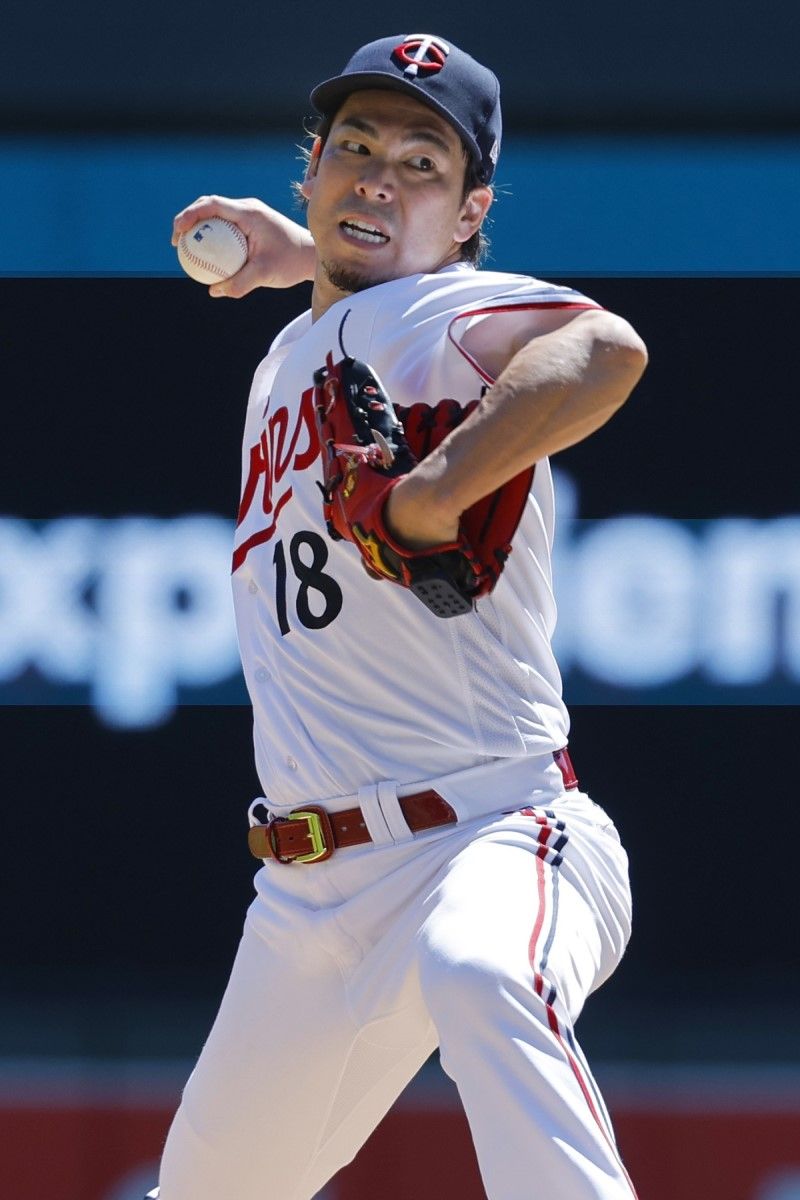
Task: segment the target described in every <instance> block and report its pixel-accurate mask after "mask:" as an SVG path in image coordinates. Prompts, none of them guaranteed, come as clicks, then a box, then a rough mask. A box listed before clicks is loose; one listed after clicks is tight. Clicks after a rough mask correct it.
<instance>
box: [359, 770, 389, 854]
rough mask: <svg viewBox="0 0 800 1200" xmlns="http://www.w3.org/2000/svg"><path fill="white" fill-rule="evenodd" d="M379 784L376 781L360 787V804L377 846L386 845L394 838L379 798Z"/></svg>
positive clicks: (370, 833)
mask: <svg viewBox="0 0 800 1200" xmlns="http://www.w3.org/2000/svg"><path fill="white" fill-rule="evenodd" d="M378 786H379V785H376V784H374V783H370V784H368V785H367V786H366V787H361V788H359V789H358V805H359V808H360V809H361V812H362V814H363V816H364V824H365V825H366V827H367V832H368V833H369V836H370V837H371V838H372V840H373V842H374V843H375V845H376V846H386V845H388V844H389V843H390V842H392V841H393V840H394V839H393V837H392V831H391V829H390V828H389V825H388V822H387V820H386V818H385V817H384V815H383V811H382V809H381V805H380V801H379V800H378Z"/></svg>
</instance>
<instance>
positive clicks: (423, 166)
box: [408, 154, 436, 171]
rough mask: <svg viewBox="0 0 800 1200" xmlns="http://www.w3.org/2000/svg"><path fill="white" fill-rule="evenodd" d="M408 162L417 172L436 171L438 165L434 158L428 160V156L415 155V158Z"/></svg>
mask: <svg viewBox="0 0 800 1200" xmlns="http://www.w3.org/2000/svg"><path fill="white" fill-rule="evenodd" d="M408 161H409V165H410V166H412V167H414V169H415V170H417V171H435V170H436V163H435V162H434V161H433V159H432V158H428V156H427V154H415V155H414V157H413V158H410V159H409V160H408Z"/></svg>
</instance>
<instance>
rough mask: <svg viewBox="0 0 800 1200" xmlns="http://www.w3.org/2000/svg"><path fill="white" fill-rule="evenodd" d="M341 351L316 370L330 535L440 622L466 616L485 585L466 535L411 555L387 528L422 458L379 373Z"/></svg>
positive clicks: (324, 484) (326, 514)
mask: <svg viewBox="0 0 800 1200" xmlns="http://www.w3.org/2000/svg"><path fill="white" fill-rule="evenodd" d="M343 323H344V322H343ZM340 340H341V330H340ZM342 353H343V358H342V359H341V360H340V361H339V362H338V363H334V361H333V356H332V355H330V354H329V355H328V358H327V361H326V363H325V366H324V367H321V368H320V369H319V370H318V371H315V372H314V385H315V393H314V406H315V411H316V417H317V428H318V431H319V437H320V444H321V446H322V455H323V478H324V483H323V484H322V485H320V486H321V488H322V494H323V514H324V517H325V520H326V522H327V525H328V533H329V534H330V536H331V537H332V538H334V539H335V540H338V539H340V538H344V539H346V540H347V541H350V542H353V544H354V545H355V546H356V547H357V548H358V550H359V552H360V554H361V556H362V559H363V561H364V565H365V566H366V567H367V569H368V571H369V572H370V573H371V574H373V575H376V576H379V577H380V578H382V579H389V580H391V581H392V582H393V583H396V584H399V585H400V586H401V587H407V588H409V589H410V590H411V591H412V592H413V593H414V595H415V596H417V597H418V599H420V600H421V601H422V602H423V604H425V605H426V606H427V607H428V608H429V609H430V610H431V612H433V613H434V614H435V615H436V616H437V617H455V616H459V615H460V614H462V613H466V612H469V611H470V609H471V608H472V604H473V600H474V599H475V598H476V597H477V596H478V595H479V594H482V592H483V591H484V590H488V587H484V584H485V580H484V576H483V572H482V570H481V566H480V564H479V563H478V562H477V560H476V559H475V556H474V554H473V553H472V549H471V547H470V544H469V542H468V541H467V539H466V537H465V536H464V535H463V533H460V534H459V538H458V540H457V541H455V542H450V543H447V544H446V545H441V546H433V547H431V548H429V549H426V550H410V549H408V548H407V547H405V546H403V545H401V544H400V543H399V542H398V541H396V539H395V538H394V537H393V536H392V534H391V533H390V532H389V530H388V529H387V528H386V524H385V522H384V510H385V506H386V501H387V499H388V496H389V493H390V491H391V490H392V488H393V487H394V486H395V484H396V483H397V482H398V481H399V480H400V479H401V478H402V477H403V476H404V475H407V474H408V472H409V471H411V470H412V468H413V467H414V466H415V465H416V462H417V459H416V458H415V457H414V455H413V454H412V452H411V450H410V448H409V446H408V443H407V441H406V439H405V436H404V432H403V426H402V425H401V423H400V421H399V420H398V419H397V415H396V413H395V410H394V407H393V405H392V402H391V400H390V399H389V397H388V396H387V394H386V392H385V390H384V388H383V386H382V384H381V382H380V380H379V379H378V377H377V375H376V374H375V372H374V371H373V370H372V369H371V368H370V367H369V366H367V364H366V363H362V362H359V361H358V360H357V359H354V358H351V357H350V356H349V355H347V354H345V353H344V348H343V350H342Z"/></svg>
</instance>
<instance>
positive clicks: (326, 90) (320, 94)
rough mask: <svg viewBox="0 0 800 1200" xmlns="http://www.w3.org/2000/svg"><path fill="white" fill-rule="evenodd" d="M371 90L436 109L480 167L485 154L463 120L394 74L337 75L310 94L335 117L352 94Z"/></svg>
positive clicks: (319, 108)
mask: <svg viewBox="0 0 800 1200" xmlns="http://www.w3.org/2000/svg"><path fill="white" fill-rule="evenodd" d="M368 88H379V89H381V90H382V91H387V90H388V91H392V92H404V93H405V95H407V96H411V97H412V98H413V99H414V100H418V101H419V102H420V104H424V105H426V107H427V108H431V109H433V111H434V112H435V113H438V114H439V116H440V117H442V118H443V119H444V120H445V121H447V123H448V125H452V127H453V128H454V129H455V130H456V132H457V133H458V135H459V137H460V138H461V140H462V142H463V143H464V145H465V146H466V147H467V149H468V150H469V151H470V153H471V155H472V157H473V159H474V160H475V162H476V164H478V165H479V166H480V163H481V159H482V155H481V151H480V147H479V146H478V143H477V142H476V141H475V139H474V138H473V137H472V135H471V134H469V133H468V132H467V130H466V129H465V128H464V126H463V125H462V124H461V122H460V121H457V120H456V118H455V117H454V116H453V114H452V113H451V112H450V110H449V109H448V108H445V106H444V104H440V103H439V102H438V100H435V99H433V97H432V96H429V95H428V94H427V93H426V92H423V91H422V89H421V88H420V87H419V86H418V85H417V84H414V83H410V82H408V81H407V80H405V79H400V78H398V76H397V75H391V74H389V72H388V71H354V72H353V73H352V75H337V76H336V78H335V79H327V80H326V81H325V82H324V83H320V84H319V85H318V86H317V87H315V88H314V90H313V92H312V93H311V96H310V100H311V103H312V104H313V105H314V108H316V110H317V112H318V113H321V114H322V115H323V116H332V115H333V114H334V113H335V112H336V110H337V109H338V108H339V107H340V106H341V105H342V103H343V102H344V101H345V100H346V99H347V97H348V96H349V95H350V94H351V92H363V91H366V90H367V89H368Z"/></svg>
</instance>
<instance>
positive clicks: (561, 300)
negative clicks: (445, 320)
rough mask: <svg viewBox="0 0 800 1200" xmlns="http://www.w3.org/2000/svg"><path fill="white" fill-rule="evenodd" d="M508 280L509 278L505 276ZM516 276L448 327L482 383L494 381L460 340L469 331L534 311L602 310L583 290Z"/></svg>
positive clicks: (451, 341)
mask: <svg viewBox="0 0 800 1200" xmlns="http://www.w3.org/2000/svg"><path fill="white" fill-rule="evenodd" d="M507 279H508V277H506V280H507ZM516 279H517V280H518V282H517V283H516V285H515V286H514V287H511V288H507V289H506V290H503V291H501V292H499V293H498V294H497V295H494V296H487V297H486V298H485V299H481V300H479V301H477V302H476V303H474V304H470V305H467V306H466V307H465V308H464V309H463V310H462V311H460V312H459V313H457V314H456V315H455V316H454V317H453V319H452V320H451V321H450V324H449V326H448V329H447V336H448V339H449V341H450V343H451V344H452V345H453V346H454V347H455V349H456V350H457V351H458V352H459V354H460V355H461V356H462V357H463V358H464V359H466V361H467V362H468V363H469V364H470V366H471V367H472V368H473V369H474V370H475V371H476V373H477V374H478V375H479V376H480V377H481V379H483V381H484V382H485V383H493V382H494V380H493V378H492V376H491V375H490V374H489V373H488V372H487V371H485V370H484V369H483V367H482V366H481V364H480V363H479V362H478V361H477V360H476V359H475V358H474V357H473V356H472V355H471V354H470V353H469V352H468V351H467V350H466V349H465V348H464V345H463V339H464V337H465V335H466V334H467V332H468V331H469V330H471V329H474V328H475V327H476V326H477V325H479V324H485V323H487V322H491V323H492V324H494V323H495V322H496V321H498V320H504V321H506V322H513V321H514V320H515V319H516V320H523V319H524V320H528V319H529V318H528V317H527V316H526V314H530V313H533V312H536V311H542V312H544V311H545V310H551V311H552V310H553V309H573V310H576V311H580V310H588V309H597V310H600V309H602V305H600V304H598V303H597V302H596V301H595V300H591V299H590V298H589V297H588V296H585V295H583V293H582V292H578V291H576V290H575V288H570V287H563V286H562V285H560V284H551V283H545V282H543V281H542V280H539V279H532V278H526V277H524V276H517V277H516Z"/></svg>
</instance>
